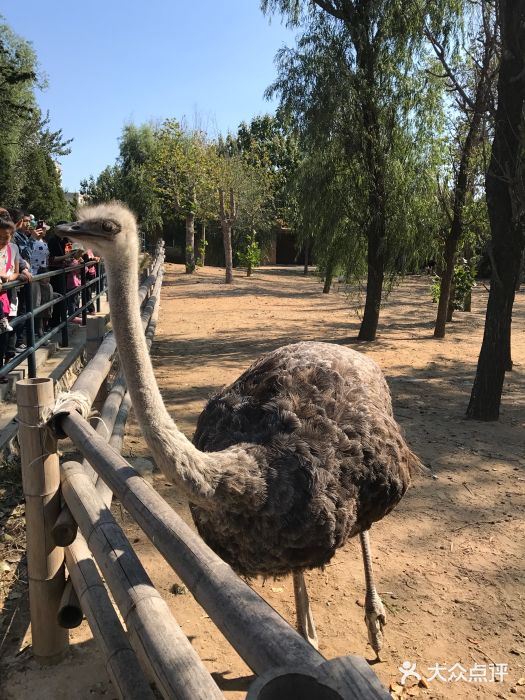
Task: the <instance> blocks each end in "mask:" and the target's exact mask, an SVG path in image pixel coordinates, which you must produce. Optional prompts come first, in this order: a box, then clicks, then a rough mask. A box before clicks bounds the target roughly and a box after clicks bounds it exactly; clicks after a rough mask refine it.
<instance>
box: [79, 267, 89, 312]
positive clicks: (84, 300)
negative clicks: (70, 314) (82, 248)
mask: <svg viewBox="0 0 525 700" xmlns="http://www.w3.org/2000/svg"><path fill="white" fill-rule="evenodd" d="M80 285H81V286H80V289H81V290H82V291H81V293H80V298H81V299H82V307H83V308H82V325H83V326H85V325H86V323H87V314H88V312H87V308H84V307H85V306H86V304H87V303H88V290H87V289H86V263H84V267H83V268H82V269H81V270H80Z"/></svg>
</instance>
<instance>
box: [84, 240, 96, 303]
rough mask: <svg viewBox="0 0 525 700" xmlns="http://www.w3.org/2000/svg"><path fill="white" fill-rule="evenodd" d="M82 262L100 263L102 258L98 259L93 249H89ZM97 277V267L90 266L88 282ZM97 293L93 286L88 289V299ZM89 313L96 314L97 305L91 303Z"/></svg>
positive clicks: (87, 271) (87, 275) (87, 268)
mask: <svg viewBox="0 0 525 700" xmlns="http://www.w3.org/2000/svg"><path fill="white" fill-rule="evenodd" d="M82 260H83V261H84V262H100V258H98V257H97V256H96V255H95V254H94V253H93V251H92V250H91V248H88V249H87V250H86V252H85V253H84V255H83V256H82ZM96 276H97V268H96V266H95V265H90V266H89V267H86V282H92V281H93V280H94V279H95V278H96ZM95 293H96V290H95V286H94V285H91V287H88V289H87V298H88V300H89V299H91V298H92V297H93V295H94V294H95ZM88 312H89V313H90V314H94V313H95V305H94V304H93V303H91V304H90V305H89V306H88Z"/></svg>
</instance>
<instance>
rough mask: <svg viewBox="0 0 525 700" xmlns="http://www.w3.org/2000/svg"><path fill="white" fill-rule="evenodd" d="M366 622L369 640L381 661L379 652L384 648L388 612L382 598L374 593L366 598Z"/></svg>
mask: <svg viewBox="0 0 525 700" xmlns="http://www.w3.org/2000/svg"><path fill="white" fill-rule="evenodd" d="M365 622H366V626H367V629H368V641H369V643H370V646H371V647H372V649H373V650H374V651H375V653H376V656H377V660H378V661H380V660H381V659H380V658H379V652H380V651H381V649H382V648H383V627H384V626H385V625H386V613H385V608H384V607H383V603H382V601H381V598H380V597H379V596H378V595H377V593H375V591H374V593H373V594H372V595H370V596H369V595H367V596H366V599H365Z"/></svg>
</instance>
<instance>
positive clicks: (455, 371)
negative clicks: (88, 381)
mask: <svg viewBox="0 0 525 700" xmlns="http://www.w3.org/2000/svg"><path fill="white" fill-rule="evenodd" d="M222 280H223V273H222V271H220V270H217V269H214V268H206V269H205V270H200V271H199V272H198V273H197V274H196V275H194V276H192V277H188V276H186V275H184V274H183V271H182V268H181V267H180V266H175V265H168V266H167V274H166V277H165V284H164V286H163V293H162V310H161V317H160V322H159V325H158V328H157V337H156V342H155V345H154V348H153V352H152V355H153V362H154V366H155V372H156V376H157V379H158V382H159V385H160V387H161V389H162V393H163V396H164V400H165V403H166V405H167V407H168V409H169V410H170V412H171V413H172V415H173V416H174V417H176V418H177V421H178V424H179V426H180V428H181V429H182V430H183V431H184V432H185V433H186V434H187V435H188V436H191V434H192V432H193V429H194V426H195V422H196V419H197V416H198V414H199V412H200V411H201V409H202V407H203V405H204V403H205V401H206V399H207V397H208V396H209V395H210V394H211V393H212V392H213V391H214V390H216V389H217V388H219V387H221V386H222V385H224V384H226V383H228V382H230V381H231V380H233V379H235V378H236V377H237V376H238V375H239V373H240V372H241V371H242V370H243V369H245V368H246V367H247V366H248V365H249V364H250V363H251V361H252V360H253V359H254V358H256V357H257V356H259V355H260V354H261V353H263V352H265V351H267V350H271V349H273V348H275V347H278V346H280V345H283V344H286V343H289V342H294V341H296V340H324V341H330V342H337V343H341V344H351V345H352V347H354V348H356V349H358V350H359V351H361V352H364V353H366V354H368V355H370V356H371V357H373V358H374V359H375V360H376V361H377V362H378V363H379V364H380V366H381V367H382V368H383V370H384V372H385V375H386V377H387V379H388V383H389V385H390V388H391V392H392V396H393V401H394V410H395V415H396V417H397V419H398V421H399V423H400V424H401V425H402V427H403V429H404V430H405V432H406V435H407V439H408V441H409V443H410V444H411V446H412V447H413V449H414V450H415V451H416V452H417V453H418V455H419V456H420V457H421V459H422V460H423V461H424V462H425V463H426V464H427V465H428V466H430V467H431V468H432V470H433V472H434V474H435V478H421V479H420V480H418V482H417V483H416V484H414V487H413V488H412V489H411V490H410V491H409V492H408V494H407V495H406V496H405V498H404V499H403V501H402V502H401V504H400V505H399V506H398V508H397V509H396V510H395V511H394V512H393V513H392V514H390V515H389V516H388V517H387V518H386V519H385V520H384V521H382V522H380V523H378V524H376V525H375V526H374V527H373V529H372V535H371V537H372V546H373V552H374V556H373V558H374V564H375V572H376V579H377V584H378V589H379V592H380V594H381V596H382V598H383V601H384V603H385V606H386V608H387V615H388V625H387V628H386V648H385V651H384V654H383V655H382V662H381V663H379V664H375V665H374V667H373V668H374V670H375V671H376V673H377V674H378V675H379V677H380V678H381V680H382V681H383V682H384V683H385V684H386V685H388V686H391V687H392V692H393V694H394V696H396V697H397V696H402V697H417V696H419V697H427V698H457V699H458V700H462V699H463V698H512V697H523V696H525V629H524V627H525V626H524V622H525V615H524V612H525V600H524V583H525V573H524V541H525V537H524V535H525V456H524V454H523V435H524V433H523V427H524V413H523V406H524V405H525V396H524V394H525V376H524V364H525V298H524V297H525V295H524V294H523V293H519V294H518V296H517V300H516V306H515V309H516V311H515V322H514V329H513V355H514V362H515V369H514V371H513V372H512V373H509V374H508V378H507V380H506V382H505V396H504V400H503V404H502V414H501V418H500V421H499V422H497V423H489V424H486V423H477V422H474V421H467V420H465V418H464V413H465V408H466V405H467V403H468V398H469V394H470V388H471V386H472V380H473V376H474V372H475V366H476V361H477V355H478V352H479V347H480V342H481V336H482V331H483V321H484V306H485V304H486V298H487V293H486V290H485V289H484V287H483V286H480V287H478V288H477V289H476V290H475V293H474V297H473V312H472V313H470V314H457V315H456V316H457V318H455V320H454V322H453V323H452V324H451V325H449V327H448V335H447V338H446V339H445V340H442V341H436V340H434V339H433V338H432V324H433V318H434V314H435V306H434V305H433V304H432V303H431V302H430V300H429V296H428V287H429V280H428V278H423V277H421V278H419V277H414V278H410V279H408V280H407V281H405V282H404V283H403V284H402V285H401V286H400V287H399V288H397V289H396V290H394V292H393V293H392V295H391V297H390V299H389V300H388V301H387V303H386V304H385V307H384V310H383V312H382V319H381V327H380V333H379V337H378V340H377V342H375V343H372V344H367V343H357V342H356V340H355V338H356V335H357V330H358V327H359V320H358V318H357V317H356V316H355V314H354V313H353V312H352V311H350V310H349V308H350V307H349V304H348V301H347V299H346V298H345V295H344V293H343V291H342V290H340V291H337V290H334V293H331V294H330V295H328V296H327V295H323V294H322V293H321V286H320V284H319V281H318V280H317V279H315V278H314V277H311V278H304V277H303V276H302V275H301V274H300V270H299V269H298V268H294V269H289V268H288V269H278V268H264V269H261V270H260V271H257V272H256V274H255V275H254V276H253V277H252V278H251V279H247V278H246V277H243V276H242V273H237V274H236V276H235V284H234V285H233V286H226V285H224V284H223V283H222ZM124 453H125V454H126V455H129V456H130V457H132V458H137V457H147V456H148V450H147V448H146V446H145V445H144V443H143V441H142V439H141V435H140V431H139V430H138V428H137V426H136V424H135V423H134V422H133V420H131V422H130V431H129V435H128V438H127V440H126V445H125V452H124ZM149 478H151V479H152V481H153V483H154V484H155V486H156V488H157V489H158V490H159V491H160V492H161V493H162V494H163V495H164V497H165V498H166V499H167V500H168V501H169V502H170V503H171V504H172V505H173V507H175V508H176V509H177V511H178V512H180V513H181V514H182V516H183V517H184V518H185V519H186V520H187V521H188V522H191V518H190V516H189V512H188V509H187V506H186V504H185V503H183V502H181V500H180V499H178V498H177V496H176V493H175V489H174V488H173V487H172V486H171V485H170V484H169V483H168V482H167V481H166V479H164V478H163V477H162V476H161V475H159V474H153V475H152V476H150V477H149ZM114 510H115V513H116V514H117V516H118V517H119V518H120V519H121V522H123V524H124V526H125V529H126V530H127V532H128V535H129V537H130V539H131V540H132V541H133V542H134V543H135V547H136V549H137V551H138V553H139V554H140V556H141V559H142V561H143V562H144V565H145V566H146V568H147V570H148V572H149V573H150V575H151V577H152V579H153V580H154V582H155V584H156V585H157V587H158V589H159V590H160V591H161V593H162V594H163V596H164V597H165V598H166V600H167V601H168V603H169V605H170V607H171V609H172V611H173V613H174V615H175V617H176V619H177V621H178V622H179V624H180V625H181V626H182V628H183V630H184V632H185V633H186V634H187V636H188V637H189V638H190V640H191V642H192V644H193V645H194V647H195V648H196V649H197V650H198V652H199V654H200V656H201V658H202V659H203V660H204V662H205V664H206V665H207V667H208V668H209V669H210V671H212V672H213V674H214V677H215V679H216V680H217V682H218V684H219V686H220V687H221V689H222V690H223V692H224V694H225V696H226V697H227V698H230V699H231V700H234V699H235V700H240V699H241V698H244V696H245V694H246V690H247V688H248V686H249V683H250V682H251V680H252V678H253V677H252V676H251V673H250V670H249V669H248V668H247V667H246V666H245V665H244V663H243V662H242V661H241V660H240V659H239V657H238V656H237V654H236V653H235V652H234V651H233V649H232V648H231V647H230V646H229V644H228V643H227V642H226V641H225V640H224V638H223V637H222V636H221V635H220V633H219V632H218V631H217V630H216V628H215V627H214V625H213V623H212V622H211V620H210V619H209V618H208V617H207V615H206V614H205V612H204V611H203V610H202V609H201V608H200V607H199V606H198V605H197V604H196V603H195V602H194V601H193V599H192V597H191V595H190V594H188V593H186V594H174V593H173V592H172V590H173V589H172V587H173V584H174V583H180V581H179V579H178V578H177V576H176V575H175V574H174V573H173V572H172V571H171V569H170V568H169V567H168V565H167V564H165V563H164V561H163V560H162V559H161V557H160V556H159V555H158V554H157V553H156V550H155V549H154V548H153V546H152V545H151V544H150V543H149V541H148V540H147V539H146V537H145V536H144V535H143V534H142V533H141V532H140V531H139V530H138V528H137V527H136V526H135V525H134V524H133V522H132V520H131V518H130V517H129V516H128V515H127V514H126V513H124V512H123V511H122V510H121V509H120V508H119V506H118V504H117V505H116V506H114ZM307 580H308V587H309V592H310V598H311V602H312V605H313V610H314V615H315V618H316V622H317V627H318V634H319V638H320V651H321V652H322V653H323V655H325V656H326V657H327V658H332V657H335V656H339V655H343V654H358V655H361V656H365V657H366V658H368V659H372V657H373V656H374V655H373V653H372V651H371V649H370V647H369V646H367V636H366V628H365V625H364V622H363V600H364V576H363V570H362V563H361V558H360V552H359V549H358V543H357V542H355V541H352V542H349V543H348V544H347V546H346V547H345V548H344V549H343V550H341V551H340V552H339V553H338V555H337V556H336V557H335V558H334V560H333V561H332V562H331V564H330V565H329V566H328V567H326V569H325V570H324V571H315V572H311V573H309V574H308V578H307ZM17 585H18V588H16V589H11V594H10V595H12V593H13V590H15V592H16V590H22V593H19V594H18V598H21V597H22V600H24V598H23V576H22V577H21V583H20V581H19V584H17ZM20 586H22V588H21V589H20ZM254 587H255V588H256V589H257V590H258V591H259V592H260V593H261V595H262V596H263V597H264V598H265V599H266V600H268V602H270V604H271V605H272V606H274V607H275V608H276V609H277V610H278V611H279V612H280V613H281V614H282V615H283V616H284V617H285V618H286V619H288V620H289V621H290V622H292V623H293V619H294V605H293V592H292V586H291V581H290V580H288V579H284V580H278V581H267V582H266V583H265V584H263V583H262V582H255V584H254ZM9 604H10V605H11V608H9ZM15 604H16V605H18V606H19V607H20V605H19V603H17V602H16V600H15V602H13V600H12V599H10V600H9V601H8V608H7V609H8V610H12V607H13V605H15ZM22 607H23V606H22ZM22 612H23V610H22V609H21V611H20V614H19V616H18V617H19V618H21V620H19V621H18V622H17V624H13V625H12V626H11V630H10V634H9V635H7V637H8V640H9V641H10V644H6V645H5V648H6V650H7V652H6V659H5V660H6V661H7V669H5V670H7V680H5V681H4V683H3V693H2V692H0V696H1V697H4V698H6V700H7V699H8V698H17V700H24V699H25V698H28V699H29V698H34V697H35V689H36V688H38V692H37V696H38V697H39V698H56V699H58V700H60V698H64V699H66V698H73V697H74V698H93V697H98V696H101V697H102V696H103V697H107V698H113V697H115V694H114V692H113V690H112V688H111V686H110V684H109V683H108V680H107V676H106V674H105V671H104V668H103V664H102V662H101V661H100V659H99V658H98V655H97V652H96V650H95V649H94V647H93V642H92V641H90V633H89V630H88V629H87V627H86V624H85V623H84V624H83V625H82V626H81V627H80V628H78V629H77V630H75V631H74V633H73V635H72V641H73V645H72V651H71V652H70V655H69V657H68V661H67V662H63V663H62V664H61V665H60V666H58V667H55V668H53V669H39V668H38V667H37V666H36V664H35V662H34V661H32V660H31V658H30V652H29V651H27V649H28V644H29V643H30V637H29V636H28V634H25V635H24V626H23V624H21V622H22V621H23V618H24V615H23V614H22ZM9 619H11V617H10V618H9ZM2 634H3V635H4V636H5V634H4V633H3V632H2ZM20 650H21V651H20ZM16 654H18V655H16ZM404 661H410V662H412V663H415V664H417V666H416V670H417V671H418V672H419V673H420V674H421V675H423V676H425V677H427V678H428V677H429V676H432V675H434V674H435V671H434V668H435V667H436V664H439V665H440V677H441V678H442V679H443V680H440V679H439V678H436V679H434V680H432V681H431V682H430V683H429V684H428V685H429V688H424V687H421V686H413V687H411V688H409V690H408V692H407V690H406V689H405V690H402V689H401V687H400V686H399V685H398V683H399V681H400V678H401V673H400V671H399V667H400V666H401V664H402V663H403V662H404ZM455 664H460V665H461V667H462V668H463V669H464V670H463V675H464V679H460V680H454V678H457V676H458V674H459V675H461V668H459V667H458V666H456V667H455V668H453V667H454V665H455ZM476 664H477V666H476ZM502 664H506V666H501V665H502ZM505 671H507V673H505ZM494 674H495V675H496V677H498V676H500V677H501V679H500V680H499V681H494V680H492V679H493V676H494ZM476 675H477V678H480V679H482V680H479V682H474V681H473V680H472V679H473V678H474V676H476ZM469 678H470V679H471V680H470V681H469V680H468V679H469ZM447 679H449V680H447ZM412 683H413V681H410V682H409V683H408V685H409V686H411V685H412ZM66 684H69V685H66ZM66 687H67V690H66Z"/></svg>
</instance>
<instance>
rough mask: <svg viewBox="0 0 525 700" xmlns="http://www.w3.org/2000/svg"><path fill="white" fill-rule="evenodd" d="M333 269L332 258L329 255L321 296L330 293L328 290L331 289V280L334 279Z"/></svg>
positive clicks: (333, 262)
mask: <svg viewBox="0 0 525 700" xmlns="http://www.w3.org/2000/svg"><path fill="white" fill-rule="evenodd" d="M334 267H335V261H334V256H333V255H331V256H330V257H329V258H328V263H327V264H326V272H325V276H324V286H323V294H328V293H329V292H330V288H331V287H332V280H333V279H334Z"/></svg>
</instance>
